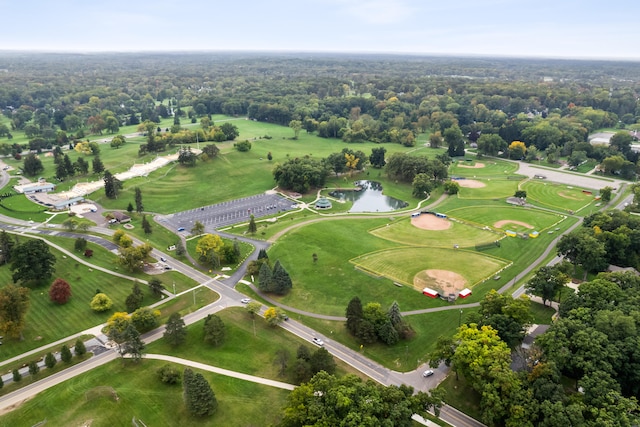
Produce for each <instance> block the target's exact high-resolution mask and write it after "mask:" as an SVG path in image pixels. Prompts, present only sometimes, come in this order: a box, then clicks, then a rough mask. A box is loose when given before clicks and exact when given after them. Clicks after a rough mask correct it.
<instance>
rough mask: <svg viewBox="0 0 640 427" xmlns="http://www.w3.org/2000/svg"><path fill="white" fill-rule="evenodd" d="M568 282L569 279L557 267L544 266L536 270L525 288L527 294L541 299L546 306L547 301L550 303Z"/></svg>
mask: <svg viewBox="0 0 640 427" xmlns="http://www.w3.org/2000/svg"><path fill="white" fill-rule="evenodd" d="M568 280H569V277H567V275H566V274H564V272H563V271H562V270H561V269H560V267H559V266H558V265H554V266H551V267H550V266H545V267H540V268H539V269H538V271H537V272H536V274H535V275H534V276H533V277H532V278H531V280H529V282H527V284H526V285H525V288H526V289H527V292H529V293H531V294H533V295H537V296H539V297H540V298H542V304H544V305H546V303H547V301H551V300H552V299H553V298H554V297H555V296H556V294H557V293H558V291H560V289H562V288H563V287H564V285H565V284H566V283H567V281H568Z"/></svg>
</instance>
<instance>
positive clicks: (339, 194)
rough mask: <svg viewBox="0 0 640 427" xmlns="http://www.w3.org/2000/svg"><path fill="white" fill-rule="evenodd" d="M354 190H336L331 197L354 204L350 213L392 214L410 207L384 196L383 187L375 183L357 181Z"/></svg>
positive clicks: (405, 203)
mask: <svg viewBox="0 0 640 427" xmlns="http://www.w3.org/2000/svg"><path fill="white" fill-rule="evenodd" d="M354 184H355V185H356V188H355V189H353V190H335V191H332V192H330V193H329V195H330V196H331V197H335V198H336V199H340V200H348V201H351V202H353V206H352V207H351V209H350V210H349V212H391V211H395V210H398V209H402V208H406V207H407V206H409V204H408V203H407V202H403V201H402V200H398V199H394V198H393V197H389V196H385V195H384V194H382V185H381V184H380V183H379V182H375V181H356V182H355V183H354Z"/></svg>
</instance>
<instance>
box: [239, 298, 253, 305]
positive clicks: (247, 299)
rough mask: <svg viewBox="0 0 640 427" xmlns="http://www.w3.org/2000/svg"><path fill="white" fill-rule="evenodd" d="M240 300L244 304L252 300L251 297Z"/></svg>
mask: <svg viewBox="0 0 640 427" xmlns="http://www.w3.org/2000/svg"><path fill="white" fill-rule="evenodd" d="M240 302H241V303H243V304H249V303H250V302H251V300H250V299H249V298H242V299H241V300H240Z"/></svg>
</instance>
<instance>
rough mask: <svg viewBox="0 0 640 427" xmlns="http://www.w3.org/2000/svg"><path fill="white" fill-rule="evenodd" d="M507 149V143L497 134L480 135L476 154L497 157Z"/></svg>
mask: <svg viewBox="0 0 640 427" xmlns="http://www.w3.org/2000/svg"><path fill="white" fill-rule="evenodd" d="M506 149H507V143H506V141H505V140H504V139H502V138H501V137H500V135H497V134H482V135H480V138H478V152H480V153H482V154H486V155H488V156H497V155H498V153H499V152H500V151H504V150H506Z"/></svg>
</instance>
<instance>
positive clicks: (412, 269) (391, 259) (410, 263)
mask: <svg viewBox="0 0 640 427" xmlns="http://www.w3.org/2000/svg"><path fill="white" fill-rule="evenodd" d="M351 262H352V263H353V264H355V265H356V266H357V267H359V268H362V269H364V270H365V271H369V272H371V273H373V274H377V275H380V276H384V277H387V278H389V279H391V280H393V281H394V282H399V283H402V284H404V285H407V286H409V287H415V288H416V290H418V291H419V290H421V289H422V288H424V287H431V288H434V289H436V290H441V291H442V290H443V288H442V286H443V285H441V284H440V283H438V281H437V280H432V281H431V282H430V283H427V282H428V279H426V278H422V280H419V281H416V278H415V277H416V275H418V273H420V272H421V271H423V270H432V269H433V270H447V271H452V272H456V273H458V274H459V275H461V276H462V277H463V278H464V279H465V281H466V283H465V284H464V286H463V287H462V288H461V289H463V288H464V287H472V286H474V285H475V284H476V283H478V282H480V281H482V280H484V279H486V278H488V277H490V276H492V275H493V274H495V273H496V272H497V271H498V270H500V269H501V268H504V267H506V266H507V265H508V261H505V260H499V259H497V258H492V257H487V256H484V255H481V254H479V253H476V252H470V251H465V250H460V249H458V250H456V249H438V248H431V247H429V248H427V247H405V248H394V249H388V250H383V251H377V252H372V253H368V254H366V255H362V256H359V257H357V258H354V259H352V260H351ZM461 289H459V290H461ZM447 293H448V292H447Z"/></svg>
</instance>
